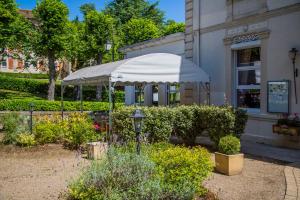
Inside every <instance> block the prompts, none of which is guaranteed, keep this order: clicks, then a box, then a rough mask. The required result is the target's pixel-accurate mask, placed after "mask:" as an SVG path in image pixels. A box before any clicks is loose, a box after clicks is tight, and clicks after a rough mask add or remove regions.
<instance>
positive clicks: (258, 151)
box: [242, 141, 300, 163]
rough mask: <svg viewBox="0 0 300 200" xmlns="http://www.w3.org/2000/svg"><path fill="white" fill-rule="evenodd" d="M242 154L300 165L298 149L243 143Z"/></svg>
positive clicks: (299, 151)
mask: <svg viewBox="0 0 300 200" xmlns="http://www.w3.org/2000/svg"><path fill="white" fill-rule="evenodd" d="M242 152H243V153H246V154H251V155H255V156H261V157H266V158H272V159H275V160H280V161H284V162H288V163H300V150H296V149H286V148H278V147H273V146H270V145H267V144H258V143H255V142H250V141H242Z"/></svg>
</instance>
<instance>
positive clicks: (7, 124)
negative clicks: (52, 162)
mask: <svg viewBox="0 0 300 200" xmlns="http://www.w3.org/2000/svg"><path fill="white" fill-rule="evenodd" d="M0 119H1V124H2V125H3V130H4V138H3V143H4V144H16V142H17V137H18V135H19V134H20V133H23V132H26V130H28V124H27V122H28V118H27V117H25V116H23V115H19V114H18V113H13V112H11V113H8V114H4V115H3V116H1V118H0Z"/></svg>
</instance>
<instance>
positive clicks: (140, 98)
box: [135, 86, 144, 105]
mask: <svg viewBox="0 0 300 200" xmlns="http://www.w3.org/2000/svg"><path fill="white" fill-rule="evenodd" d="M135 104H138V105H142V104H144V87H143V86H135Z"/></svg>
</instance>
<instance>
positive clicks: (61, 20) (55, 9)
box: [33, 0, 69, 100]
mask: <svg viewBox="0 0 300 200" xmlns="http://www.w3.org/2000/svg"><path fill="white" fill-rule="evenodd" d="M68 13H69V11H68V8H67V6H66V5H65V4H64V3H62V2H61V0H41V1H39V2H38V3H37V6H36V8H35V9H34V10H33V14H34V16H35V18H36V19H37V20H38V23H39V25H38V27H37V37H36V41H35V44H34V50H35V54H36V55H39V56H44V57H47V59H48V68H49V89H48V100H54V94H55V80H56V66H55V61H56V60H57V59H58V58H59V56H60V55H61V52H63V51H64V50H65V49H66V47H67V46H66V43H67V24H68Z"/></svg>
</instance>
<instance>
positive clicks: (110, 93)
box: [108, 78, 113, 145]
mask: <svg viewBox="0 0 300 200" xmlns="http://www.w3.org/2000/svg"><path fill="white" fill-rule="evenodd" d="M108 99H109V116H108V124H109V127H108V128H109V131H108V144H109V145H110V143H111V135H112V109H113V108H112V106H113V105H112V83H111V80H110V78H109V82H108Z"/></svg>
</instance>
